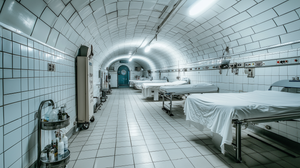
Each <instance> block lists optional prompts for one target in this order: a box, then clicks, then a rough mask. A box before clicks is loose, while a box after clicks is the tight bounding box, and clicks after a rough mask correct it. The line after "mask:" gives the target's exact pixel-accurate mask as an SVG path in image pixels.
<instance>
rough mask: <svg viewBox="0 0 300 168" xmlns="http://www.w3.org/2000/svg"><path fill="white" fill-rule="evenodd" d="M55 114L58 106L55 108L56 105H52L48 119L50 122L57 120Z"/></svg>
mask: <svg viewBox="0 0 300 168" xmlns="http://www.w3.org/2000/svg"><path fill="white" fill-rule="evenodd" d="M57 114H58V108H56V106H54V107H53V109H52V111H51V113H50V117H49V121H50V122H54V121H57V120H58V117H57Z"/></svg>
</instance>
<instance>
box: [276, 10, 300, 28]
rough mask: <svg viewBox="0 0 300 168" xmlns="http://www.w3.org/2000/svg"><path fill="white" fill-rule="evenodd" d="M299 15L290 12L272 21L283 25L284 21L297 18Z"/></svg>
mask: <svg viewBox="0 0 300 168" xmlns="http://www.w3.org/2000/svg"><path fill="white" fill-rule="evenodd" d="M298 19H299V16H298V15H297V13H296V12H294V11H293V12H290V13H287V14H284V15H282V16H280V17H278V18H275V19H274V21H275V22H276V24H277V25H283V24H285V23H289V22H292V21H295V20H298Z"/></svg>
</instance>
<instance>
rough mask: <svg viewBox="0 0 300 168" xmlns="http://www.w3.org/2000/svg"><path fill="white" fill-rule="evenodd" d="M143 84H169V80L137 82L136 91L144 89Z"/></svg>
mask: <svg viewBox="0 0 300 168" xmlns="http://www.w3.org/2000/svg"><path fill="white" fill-rule="evenodd" d="M143 83H167V80H152V81H150V80H145V81H135V82H134V84H135V88H136V89H142V85H143Z"/></svg>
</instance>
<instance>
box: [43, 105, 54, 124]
mask: <svg viewBox="0 0 300 168" xmlns="http://www.w3.org/2000/svg"><path fill="white" fill-rule="evenodd" d="M51 112H52V108H49V109H48V111H47V112H46V113H45V117H44V120H43V121H44V122H49V119H50V114H51Z"/></svg>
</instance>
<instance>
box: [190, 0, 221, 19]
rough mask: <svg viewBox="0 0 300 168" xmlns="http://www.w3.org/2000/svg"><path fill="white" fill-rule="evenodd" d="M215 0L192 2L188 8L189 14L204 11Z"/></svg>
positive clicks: (215, 0)
mask: <svg viewBox="0 0 300 168" xmlns="http://www.w3.org/2000/svg"><path fill="white" fill-rule="evenodd" d="M216 2H217V0H199V1H198V2H196V3H194V4H193V6H192V7H191V9H190V12H189V14H190V15H191V16H195V15H199V14H201V13H203V12H205V11H206V10H207V9H208V8H210V7H211V6H212V5H213V4H214V3H216Z"/></svg>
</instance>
